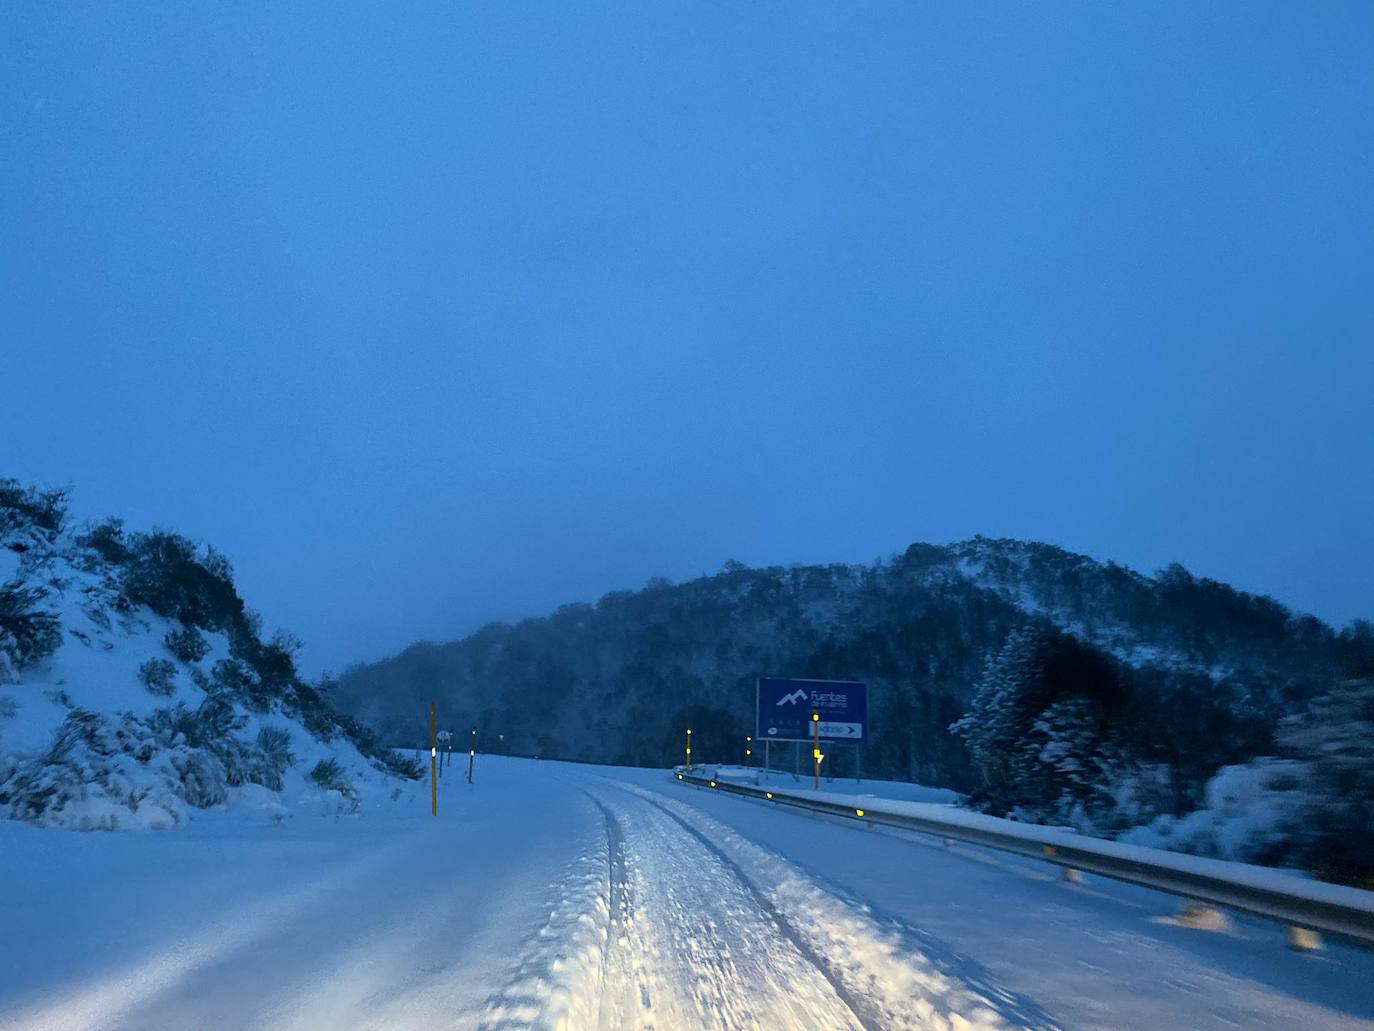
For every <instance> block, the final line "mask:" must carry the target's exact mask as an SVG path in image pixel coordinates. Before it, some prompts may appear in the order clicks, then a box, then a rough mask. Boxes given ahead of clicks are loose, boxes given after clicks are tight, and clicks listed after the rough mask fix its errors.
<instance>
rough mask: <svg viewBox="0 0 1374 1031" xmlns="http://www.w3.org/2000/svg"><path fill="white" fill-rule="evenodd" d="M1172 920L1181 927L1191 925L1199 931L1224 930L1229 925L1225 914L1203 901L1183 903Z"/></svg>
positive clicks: (1229, 922)
mask: <svg viewBox="0 0 1374 1031" xmlns="http://www.w3.org/2000/svg"><path fill="white" fill-rule="evenodd" d="M1174 922H1175V923H1177V924H1180V925H1182V926H1183V927H1193V928H1196V929H1197V930H1199V931H1224V930H1226V929H1227V928H1228V927H1230V926H1231V921H1230V920H1229V919H1228V918H1227V916H1226V914H1225V913H1223V912H1222V911H1221V910H1219V909H1217V907H1216V906H1209V905H1207V903H1205V902H1187V901H1185V902H1184V903H1183V906H1182V908H1180V909H1179V911H1178V915H1177V916H1175V917H1174Z"/></svg>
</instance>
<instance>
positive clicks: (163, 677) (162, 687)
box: [138, 659, 177, 698]
mask: <svg viewBox="0 0 1374 1031" xmlns="http://www.w3.org/2000/svg"><path fill="white" fill-rule="evenodd" d="M176 673H177V668H176V667H175V666H173V665H172V664H171V663H170V662H168V661H167V660H166V659H149V660H148V661H147V662H145V663H143V664H142V665H141V666H139V667H138V682H139V683H140V684H142V685H143V686H144V687H146V688H147V689H148V690H149V691H150V692H151V693H152V694H155V695H160V696H162V697H164V698H165V697H167V696H168V695H170V694H173V693H175V691H176V689H177V685H176V679H175V678H176Z"/></svg>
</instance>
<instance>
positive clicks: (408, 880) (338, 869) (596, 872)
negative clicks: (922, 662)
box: [0, 756, 1374, 1031]
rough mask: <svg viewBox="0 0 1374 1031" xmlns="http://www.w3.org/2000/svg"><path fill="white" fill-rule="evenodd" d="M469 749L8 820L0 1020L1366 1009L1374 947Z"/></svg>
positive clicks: (792, 815) (633, 776)
mask: <svg viewBox="0 0 1374 1031" xmlns="http://www.w3.org/2000/svg"><path fill="white" fill-rule="evenodd" d="M461 771H462V764H460V763H455V765H454V766H453V767H452V768H451V769H450V770H449V771H448V772H447V773H446V775H445V779H444V782H443V788H442V790H441V799H440V803H441V812H440V816H439V818H438V819H434V818H431V817H430V815H429V797H428V788H427V785H408V786H407V787H406V788H405V789H404V793H403V795H402V797H400V798H399V799H398V800H397V801H396V802H395V803H393V804H391V805H388V806H372V807H365V808H364V810H363V812H362V813H359V814H355V815H339V814H338V813H337V811H335V812H332V813H329V814H325V813H319V814H314V815H308V816H298V817H297V818H296V819H294V820H291V821H289V822H285V823H282V824H280V825H271V824H253V823H247V822H244V821H242V820H240V819H237V818H235V817H233V815H232V814H226V815H225V816H224V817H223V818H221V819H214V818H210V819H201V820H197V821H194V822H192V823H189V824H187V825H184V826H183V827H182V828H180V829H178V830H176V831H174V832H169V833H165V834H133V835H119V834H82V833H78V832H73V831H64V830H54V829H38V828H35V827H32V826H28V825H24V824H19V823H15V822H9V821H2V822H0V878H3V881H2V883H4V884H5V885H6V887H7V889H8V890H7V891H6V893H5V894H4V897H3V898H2V899H0V927H3V928H4V931H5V933H4V935H3V937H2V938H0V960H2V961H0V1027H4V1028H16V1029H17V1028H25V1029H28V1028H34V1029H37V1028H54V1029H57V1028H61V1029H64V1031H67V1029H70V1031H78V1029H82V1028H140V1029H158V1028H168V1029H170V1028H176V1029H184V1028H190V1027H195V1028H331V1029H333V1028H353V1027H376V1028H391V1027H396V1028H411V1027H423V1026H431V1025H435V1024H438V1025H441V1026H446V1027H459V1028H482V1029H487V1031H497V1029H514V1028H523V1027H539V1028H569V1029H579V1028H586V1029H614V1028H650V1027H652V1028H656V1029H658V1031H672V1029H691V1031H698V1029H710V1028H753V1027H758V1028H769V1029H772V1028H797V1029H802V1028H805V1029H808V1031H813V1029H819V1028H889V1027H892V1028H966V1027H982V1028H1013V1027H1030V1028H1051V1027H1063V1028H1152V1029H1163V1028H1169V1029H1173V1028H1213V1027H1215V1028H1223V1027H1226V1028H1230V1027H1259V1028H1293V1027H1303V1028H1304V1029H1305V1031H1309V1029H1310V1031H1318V1029H1326V1028H1352V1027H1374V991H1371V989H1370V985H1374V955H1371V954H1369V953H1365V952H1362V951H1359V950H1356V949H1353V948H1350V947H1346V946H1343V945H1332V946H1331V947H1330V948H1328V950H1327V951H1325V952H1323V953H1320V954H1317V955H1302V954H1296V953H1292V952H1290V951H1288V950H1287V949H1286V948H1284V945H1283V935H1282V929H1281V928H1278V927H1276V926H1274V925H1270V924H1266V923H1263V922H1259V921H1249V920H1243V919H1237V920H1235V921H1233V923H1232V925H1231V927H1230V929H1229V930H1228V931H1226V932H1224V933H1216V932H1209V931H1202V930H1196V929H1191V928H1186V927H1183V926H1180V925H1178V924H1177V923H1174V922H1172V921H1171V917H1172V915H1173V914H1174V913H1175V911H1176V909H1177V905H1176V903H1175V901H1174V900H1172V899H1170V898H1168V897H1167V896H1162V895H1159V894H1157V893H1154V892H1149V891H1145V890H1143V889H1135V888H1131V887H1129V886H1123V885H1114V884H1111V883H1108V882H1104V881H1098V880H1096V879H1090V880H1089V881H1088V882H1087V883H1084V884H1079V885H1067V884H1064V883H1062V882H1061V881H1059V880H1058V877H1057V871H1056V870H1054V869H1052V868H1049V867H1046V866H1044V865H1043V864H1038V863H1035V862H1033V861H1030V860H1021V859H1018V858H1015V857H1010V856H1005V855H1001V854H998V853H994V852H990V851H987V850H983V849H978V848H974V847H966V846H956V847H953V848H945V847H943V846H941V845H940V844H939V843H938V842H932V841H931V840H929V839H924V838H922V837H920V836H918V835H913V834H908V833H905V832H901V831H895V830H890V829H886V828H877V827H873V826H871V825H861V824H857V823H852V822H846V821H840V820H836V819H832V818H827V817H819V816H814V815H811V814H806V813H801V812H798V811H795V810H785V809H779V808H776V807H773V806H770V805H768V804H766V803H758V802H754V801H750V800H746V799H741V798H739V797H736V796H728V795H722V794H720V793H717V792H709V791H702V790H697V789H695V788H691V787H688V786H685V785H682V784H679V783H677V782H676V781H674V780H672V779H671V778H670V777H669V775H668V774H666V773H665V772H663V771H653V770H622V769H613V768H606V767H590V766H574V765H569V764H562V763H553V762H534V761H526V760H513V759H498V758H493V757H486V756H479V757H478V765H477V782H476V784H474V785H473V786H471V787H469V786H468V785H467V784H466V783H464V781H463V779H462V777H461V776H459V775H458V774H460V773H461ZM864 786H868V784H867V782H865V785H864ZM907 804H920V803H919V802H911V803H907ZM211 815H213V814H211Z"/></svg>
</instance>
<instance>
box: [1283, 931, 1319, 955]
mask: <svg viewBox="0 0 1374 1031" xmlns="http://www.w3.org/2000/svg"><path fill="white" fill-rule="evenodd" d="M1288 947H1289V948H1290V949H1293V950H1294V951H1295V952H1320V951H1321V950H1322V936H1321V935H1320V934H1319V933H1318V932H1316V931H1314V930H1312V929H1311V928H1307V927H1294V926H1292V925H1290V926H1289V928H1288Z"/></svg>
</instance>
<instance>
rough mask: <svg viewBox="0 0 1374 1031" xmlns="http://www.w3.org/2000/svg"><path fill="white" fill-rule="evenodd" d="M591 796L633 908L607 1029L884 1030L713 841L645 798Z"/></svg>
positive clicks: (620, 942) (611, 964)
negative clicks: (607, 801) (687, 831)
mask: <svg viewBox="0 0 1374 1031" xmlns="http://www.w3.org/2000/svg"><path fill="white" fill-rule="evenodd" d="M594 800H596V801H597V804H598V805H599V806H600V807H601V808H602V811H603V813H604V814H605V816H606V819H607V829H608V837H609V839H610V840H611V842H612V844H611V852H612V855H613V856H615V855H617V854H618V855H619V856H620V859H619V869H618V870H616V869H615V865H614V864H615V860H614V859H613V867H612V869H613V873H612V878H611V880H612V889H611V890H612V892H613V893H617V892H618V896H619V900H621V901H623V902H624V903H627V905H625V906H624V907H623V908H622V910H621V914H620V917H619V924H618V926H617V927H616V928H615V929H613V931H612V934H611V936H610V940H609V941H608V949H609V950H610V951H609V952H608V959H607V977H606V980H605V984H604V987H603V1001H602V1007H601V1013H602V1023H601V1025H600V1026H601V1028H603V1029H604V1031H618V1029H622V1028H635V1029H650V1028H662V1029H664V1031H676V1029H687V1028H691V1029H693V1031H695V1029H697V1028H703V1029H704V1028H731V1029H733V1028H736V1027H770V1028H772V1027H788V1028H807V1029H808V1031H809V1029H811V1028H820V1027H824V1028H827V1029H830V1028H852V1029H864V1031H874V1029H876V1028H877V1027H878V1025H876V1024H874V1023H873V1022H872V1021H870V1020H868V1019H867V1018H865V1017H864V1016H863V1014H862V1011H861V1010H860V1009H859V1008H858V1007H857V1006H856V1004H855V1000H854V999H852V998H851V997H850V995H849V993H848V991H847V989H846V988H845V987H844V985H843V984H841V983H838V982H837V980H836V979H835V978H834V976H833V974H832V972H831V971H830V970H829V969H828V968H827V966H826V964H825V963H824V962H823V960H822V958H821V957H820V956H819V955H817V954H816V953H815V951H814V950H813V949H812V948H811V946H810V945H809V944H808V943H807V942H806V941H805V940H804V939H802V938H801V937H800V936H798V935H797V934H796V933H795V931H794V930H793V929H792V928H791V927H790V926H789V925H788V924H787V921H786V920H785V919H784V918H783V917H782V914H781V913H779V912H778V910H777V908H776V907H775V906H773V905H772V903H771V902H770V901H769V900H768V899H767V898H766V897H765V896H763V895H762V894H761V893H760V892H759V891H758V890H757V889H756V888H755V887H754V886H753V885H751V884H750V883H749V882H748V881H747V879H745V878H743V877H742V876H741V875H740V872H739V870H738V869H737V868H736V867H735V866H734V865H733V864H732V863H731V862H730V861H729V860H728V858H727V857H725V856H724V855H722V854H721V853H720V852H719V851H718V850H717V849H715V848H714V847H712V845H711V844H710V842H708V841H704V840H702V839H701V838H700V836H699V835H696V834H684V828H682V827H680V826H679V825H678V824H677V822H676V821H674V820H672V819H671V816H672V814H670V813H664V812H660V811H659V810H658V809H657V808H656V807H653V806H651V805H649V804H647V803H646V802H645V800H643V799H637V798H635V797H634V796H631V795H626V794H622V793H621V792H616V793H615V800H614V801H613V802H612V803H611V805H610V806H608V805H606V804H604V803H603V802H601V801H600V800H599V799H595V796H594ZM626 803H628V805H627V804H626ZM611 806H615V807H616V808H618V809H620V810H621V816H623V817H624V818H625V819H626V820H627V821H628V824H627V825H628V827H629V830H628V832H627V831H626V830H624V828H623V827H622V823H621V819H620V818H619V817H617V815H616V814H615V812H613V811H612V808H611ZM617 882H620V883H619V886H617ZM637 899H639V900H642V903H643V904H642V905H636V904H635V900H637ZM617 904H620V903H619V902H618V903H617Z"/></svg>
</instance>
